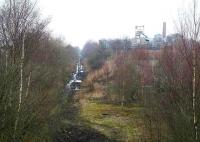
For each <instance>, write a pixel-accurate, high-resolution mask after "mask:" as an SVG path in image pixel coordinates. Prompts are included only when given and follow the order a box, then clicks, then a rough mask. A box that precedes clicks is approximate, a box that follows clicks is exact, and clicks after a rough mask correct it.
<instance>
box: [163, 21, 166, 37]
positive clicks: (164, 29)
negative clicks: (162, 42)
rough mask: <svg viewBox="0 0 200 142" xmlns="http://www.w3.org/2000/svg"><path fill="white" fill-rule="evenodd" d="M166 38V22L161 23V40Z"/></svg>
mask: <svg viewBox="0 0 200 142" xmlns="http://www.w3.org/2000/svg"><path fill="white" fill-rule="evenodd" d="M165 38H166V22H163V39H165Z"/></svg>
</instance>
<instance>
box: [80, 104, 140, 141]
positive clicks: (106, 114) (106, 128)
mask: <svg viewBox="0 0 200 142" xmlns="http://www.w3.org/2000/svg"><path fill="white" fill-rule="evenodd" d="M141 109H143V108H142V107H140V106H135V105H133V106H124V107H121V106H119V105H113V104H104V103H99V102H95V101H87V102H86V104H85V105H83V106H82V108H81V110H80V119H81V120H83V121H84V123H85V124H86V125H88V126H89V127H91V128H94V129H96V130H97V131H99V132H101V133H102V134H104V135H106V136H107V137H108V138H111V139H114V140H117V141H126V142H134V141H139V139H140V135H141V130H140V126H139V125H138V124H140V123H139V122H141V119H140V116H139V112H140V111H141Z"/></svg>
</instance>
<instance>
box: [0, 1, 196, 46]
mask: <svg viewBox="0 0 200 142" xmlns="http://www.w3.org/2000/svg"><path fill="white" fill-rule="evenodd" d="M0 1H2V0H0ZM186 1H187V2H186ZM188 1H192V0H38V6H39V7H40V10H41V13H42V14H43V15H44V16H50V17H51V18H52V21H51V24H50V25H49V28H50V29H51V30H52V31H53V33H54V34H55V35H57V36H62V37H64V38H65V39H66V41H67V43H70V44H72V45H74V46H79V47H82V46H83V45H84V43H85V42H86V41H87V40H98V39H101V38H123V37H130V38H131V37H133V36H134V32H135V26H136V25H144V26H145V33H146V34H147V35H148V36H149V37H153V36H154V34H157V33H162V23H163V21H166V22H167V33H168V34H169V33H173V32H174V20H176V17H177V15H178V9H180V8H182V7H183V6H185V5H187V4H188Z"/></svg>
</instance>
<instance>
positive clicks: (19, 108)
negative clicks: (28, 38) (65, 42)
mask: <svg viewBox="0 0 200 142" xmlns="http://www.w3.org/2000/svg"><path fill="white" fill-rule="evenodd" d="M24 41H25V33H24V34H23V39H22V47H21V50H22V51H21V62H20V88H19V99H18V110H17V117H16V120H15V129H14V135H13V137H14V141H15V140H16V130H17V126H18V122H19V118H20V110H21V104H22V93H23V77H24V76H23V72H24V54H25V53H24Z"/></svg>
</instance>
